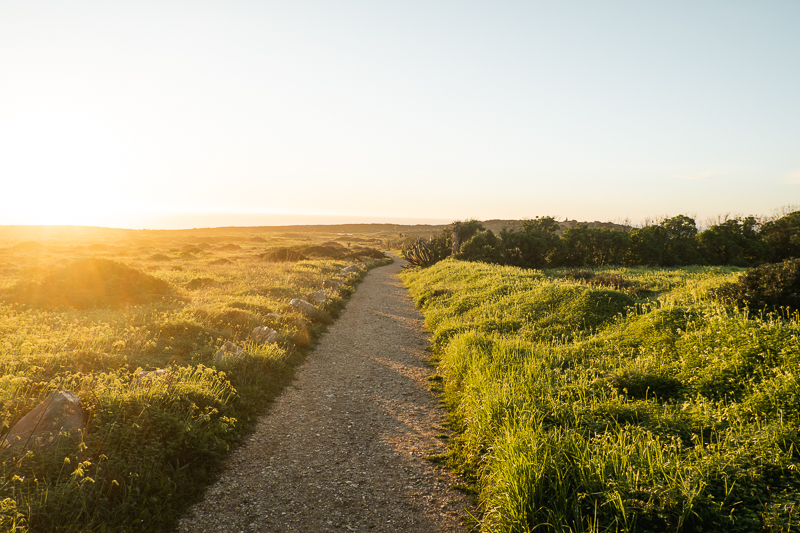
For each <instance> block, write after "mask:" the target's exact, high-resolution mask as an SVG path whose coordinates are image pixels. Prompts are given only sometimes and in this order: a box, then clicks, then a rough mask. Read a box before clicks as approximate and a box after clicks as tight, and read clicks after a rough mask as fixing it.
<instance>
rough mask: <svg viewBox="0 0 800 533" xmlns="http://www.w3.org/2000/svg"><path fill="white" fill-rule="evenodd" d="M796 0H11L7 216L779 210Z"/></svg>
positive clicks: (792, 127)
mask: <svg viewBox="0 0 800 533" xmlns="http://www.w3.org/2000/svg"><path fill="white" fill-rule="evenodd" d="M798 20H800V2H797V1H795V0H785V1H776V0H763V1H760V2H751V1H740V0H719V1H715V0H706V1H702V2H698V1H696V0H692V1H682V0H677V1H670V2H651V1H641V0H635V1H617V0H609V1H604V2H596V1H588V0H586V1H571V0H565V1H559V2H552V1H535V0H530V1H506V0H492V1H488V0H487V1H470V0H458V1H455V0H453V1H450V0H424V1H418V0H402V1H391V0H381V1H375V0H362V1H357V0H341V1H335V2H334V1H330V0H329V1H310V0H291V1H289V0H284V1H281V2H275V1H269V0H259V1H255V0H253V1H245V0H224V1H209V0H191V1H189V0H170V1H169V2H164V1H163V0H162V1H150V0H137V1H118V2H108V1H90V0H70V1H69V2H63V1H56V0H4V1H3V2H2V3H0V193H2V198H3V201H2V204H0V225H5V224H79V225H93V226H108V227H129V228H144V227H149V228H177V227H208V226H231V225H261V224H263V225H268V224H271V223H281V222H280V221H285V223H298V222H299V221H303V220H307V221H308V223H320V222H321V221H328V222H334V221H338V222H350V221H358V222H369V221H395V222H413V221H419V222H435V221H442V222H449V221H452V220H465V219H468V218H475V219H479V220H488V219H496V218H500V219H520V218H533V217H536V216H554V217H557V218H559V219H560V220H563V219H577V220H587V221H593V220H600V221H620V220H624V219H629V220H631V221H634V222H636V221H641V220H644V219H645V218H653V217H659V216H674V215H678V214H687V215H689V216H692V217H694V218H696V219H698V221H699V220H702V219H704V218H710V217H716V216H718V215H720V214H723V213H731V214H745V215H747V214H762V215H764V214H769V213H770V212H773V211H774V210H776V209H779V208H781V207H783V206H786V205H789V204H798V203H800V31H798V30H797V21H798ZM297 215H303V216H300V217H299V216H297ZM304 217H305V218H304Z"/></svg>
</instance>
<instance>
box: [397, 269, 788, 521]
mask: <svg viewBox="0 0 800 533" xmlns="http://www.w3.org/2000/svg"><path fill="white" fill-rule="evenodd" d="M738 272H739V269H736V268H726V269H720V268H697V267H690V268H681V269H644V268H636V269H606V270H605V271H604V273H606V274H609V275H612V274H613V275H617V276H621V277H623V278H625V279H626V280H628V281H629V282H630V284H631V285H632V286H634V287H636V288H637V291H635V292H634V291H631V292H630V293H623V292H617V291H611V290H608V289H605V288H603V287H597V286H589V285H587V284H585V283H584V282H581V281H580V280H576V279H574V278H571V277H569V276H568V275H567V271H565V270H553V271H531V270H521V269H516V268H509V267H499V266H492V265H485V264H476V263H465V262H459V261H455V260H447V261H444V262H441V263H439V264H437V265H435V266H433V267H431V268H428V269H424V270H416V271H409V272H407V273H405V274H404V279H405V281H406V283H407V285H408V286H409V288H410V290H411V292H412V294H413V296H414V298H415V299H416V301H417V302H418V304H419V305H420V307H421V309H422V310H423V312H424V314H425V317H426V322H427V325H428V327H429V328H430V330H431V333H432V335H433V338H434V347H435V350H436V354H435V357H436V359H437V365H438V372H439V374H440V375H441V377H442V383H441V388H442V391H443V393H444V401H445V402H446V404H447V406H448V408H449V410H450V423H451V425H452V427H453V428H454V430H455V435H454V437H453V438H452V439H450V446H451V452H450V458H449V460H450V462H451V464H452V465H453V466H455V467H456V468H457V469H458V470H460V472H461V473H462V475H463V476H464V477H465V479H466V480H467V481H468V482H469V483H471V484H472V486H473V488H474V490H475V491H476V492H477V494H478V496H479V501H480V527H481V530H482V531H487V532H528V531H576V532H577V531H591V532H601V531H639V532H644V531H654V532H655V531H720V530H728V531H742V532H745V531H760V530H765V531H790V530H791V529H792V527H794V528H797V527H798V522H799V521H800V520H798V516H797V514H798V511H800V474H798V472H797V463H798V460H799V459H800V455H798V451H797V449H798V445H800V437H799V436H798V423H800V340H799V339H800V320H798V317H797V316H796V315H795V316H794V317H792V318H788V319H787V318H785V317H784V318H777V317H773V316H760V315H757V314H750V313H749V312H748V311H747V310H737V309H732V308H729V307H725V306H724V305H722V304H720V303H719V302H717V301H715V300H713V299H712V298H710V297H709V294H710V293H711V292H712V291H713V289H714V288H715V287H717V286H719V285H720V284H722V283H725V282H728V281H731V280H735V279H736V277H737V276H738ZM631 294H639V295H641V294H647V295H648V299H637V298H635V297H634V296H632V295H631Z"/></svg>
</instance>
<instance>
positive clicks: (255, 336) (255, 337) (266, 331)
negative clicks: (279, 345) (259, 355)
mask: <svg viewBox="0 0 800 533" xmlns="http://www.w3.org/2000/svg"><path fill="white" fill-rule="evenodd" d="M250 339H251V340H252V341H253V342H255V343H256V344H264V343H265V342H268V343H270V344H273V343H276V342H278V341H279V340H280V339H281V335H280V333H278V332H277V331H275V330H274V329H272V328H270V327H267V326H258V327H256V328H255V329H253V333H251V334H250Z"/></svg>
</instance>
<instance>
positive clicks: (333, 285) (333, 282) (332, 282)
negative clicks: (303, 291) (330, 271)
mask: <svg viewBox="0 0 800 533" xmlns="http://www.w3.org/2000/svg"><path fill="white" fill-rule="evenodd" d="M342 283H344V281H343V280H341V279H326V280H325V281H323V282H322V288H323V289H333V290H336V289H338V288H339V287H341V286H342Z"/></svg>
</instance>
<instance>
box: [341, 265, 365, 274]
mask: <svg viewBox="0 0 800 533" xmlns="http://www.w3.org/2000/svg"><path fill="white" fill-rule="evenodd" d="M365 268H367V265H365V264H364V263H356V264H355V265H350V266H348V267H344V268H343V269H342V272H341V274H344V275H345V276H346V275H348V274H355V273H356V272H359V271H361V270H364V269H365Z"/></svg>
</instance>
